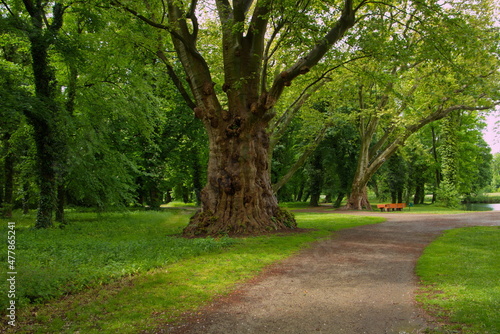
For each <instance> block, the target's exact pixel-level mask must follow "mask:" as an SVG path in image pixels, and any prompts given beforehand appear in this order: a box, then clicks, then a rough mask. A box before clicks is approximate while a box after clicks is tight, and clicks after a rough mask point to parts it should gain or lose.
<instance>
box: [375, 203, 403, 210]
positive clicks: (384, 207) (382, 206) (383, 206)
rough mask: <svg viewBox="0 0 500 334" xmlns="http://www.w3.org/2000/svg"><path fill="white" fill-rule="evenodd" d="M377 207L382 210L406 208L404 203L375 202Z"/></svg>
mask: <svg viewBox="0 0 500 334" xmlns="http://www.w3.org/2000/svg"><path fill="white" fill-rule="evenodd" d="M377 208H379V209H380V211H381V212H383V211H401V210H403V209H404V208H406V203H389V204H377Z"/></svg>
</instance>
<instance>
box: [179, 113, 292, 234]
mask: <svg viewBox="0 0 500 334" xmlns="http://www.w3.org/2000/svg"><path fill="white" fill-rule="evenodd" d="M245 114H246V115H245ZM239 115H240V116H233V117H230V116H228V119H227V120H226V121H223V122H221V123H222V124H218V126H217V128H213V129H212V131H209V134H210V135H209V138H210V158H209V165H208V184H207V185H206V186H205V188H204V189H203V191H202V192H201V201H202V210H201V211H200V212H198V213H197V214H196V215H195V216H194V217H193V218H192V219H191V222H190V224H189V225H188V226H187V227H186V228H185V230H184V233H185V234H186V235H197V234H209V235H220V234H242V233H260V232H265V231H270V230H279V229H284V228H292V227H295V226H296V224H295V221H294V219H293V217H292V216H291V215H290V214H287V213H285V212H283V211H282V210H281V209H280V208H279V206H278V202H277V199H276V197H275V196H274V194H273V190H272V188H271V182H270V179H269V171H268V169H269V164H268V162H267V150H268V148H269V136H268V134H267V133H266V131H265V127H263V126H262V124H260V123H261V121H258V120H254V121H252V116H251V112H250V111H246V112H245V111H243V112H240V113H239ZM245 116H246V117H245ZM254 122H255V123H254Z"/></svg>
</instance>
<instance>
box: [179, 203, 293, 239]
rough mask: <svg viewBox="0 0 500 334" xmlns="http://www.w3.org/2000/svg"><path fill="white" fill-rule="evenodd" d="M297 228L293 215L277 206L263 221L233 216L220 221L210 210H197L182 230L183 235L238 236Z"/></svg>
mask: <svg viewBox="0 0 500 334" xmlns="http://www.w3.org/2000/svg"><path fill="white" fill-rule="evenodd" d="M294 229H297V222H296V221H295V217H294V215H293V214H292V213H291V212H289V211H287V210H284V209H281V208H278V210H276V213H275V215H274V216H272V217H270V218H269V219H267V221H265V220H264V219H260V220H259V221H256V220H254V221H251V220H238V219H236V218H234V217H232V219H230V220H228V221H221V219H219V217H218V216H217V215H216V214H214V213H213V212H212V211H210V210H206V211H202V210H200V211H198V212H197V213H196V214H195V215H194V216H193V217H192V218H191V220H190V222H189V224H188V226H186V227H185V228H184V230H183V233H182V234H183V236H185V237H201V236H212V237H220V236H239V235H260V234H265V233H269V232H276V231H287V230H294Z"/></svg>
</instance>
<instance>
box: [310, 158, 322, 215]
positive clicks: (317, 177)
mask: <svg viewBox="0 0 500 334" xmlns="http://www.w3.org/2000/svg"><path fill="white" fill-rule="evenodd" d="M311 165H312V166H311V167H312V171H311V176H310V178H311V181H310V182H311V185H310V191H311V200H310V202H309V205H310V206H319V200H320V196H321V189H322V187H323V165H322V163H321V154H319V152H317V151H316V153H315V154H314V156H313V159H312V164H311Z"/></svg>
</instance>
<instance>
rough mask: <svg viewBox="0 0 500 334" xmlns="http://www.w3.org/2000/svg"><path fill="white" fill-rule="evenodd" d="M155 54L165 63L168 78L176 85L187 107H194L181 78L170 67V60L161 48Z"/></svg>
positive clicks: (194, 104)
mask: <svg viewBox="0 0 500 334" xmlns="http://www.w3.org/2000/svg"><path fill="white" fill-rule="evenodd" d="M156 55H157V56H158V58H160V60H161V61H162V62H163V64H165V66H166V67H167V73H168V76H169V77H170V79H171V80H172V82H173V83H174V85H175V87H177V90H178V91H179V93H180V94H181V96H182V97H183V98H184V101H186V103H187V105H188V107H189V108H191V109H194V108H195V107H196V103H194V102H193V100H192V99H191V96H189V94H188V92H187V91H186V89H185V88H184V85H183V84H182V81H181V79H179V77H178V76H177V74H176V73H175V70H174V68H173V67H172V65H170V62H169V61H168V59H167V57H166V56H165V53H164V52H163V51H161V50H158V51H157V52H156Z"/></svg>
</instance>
